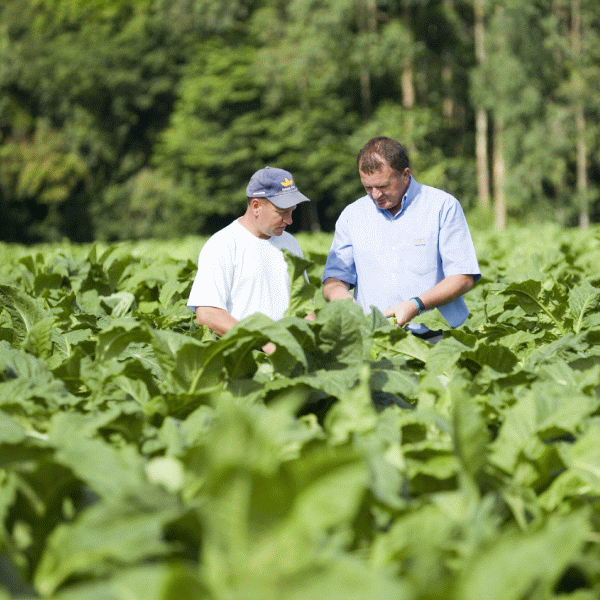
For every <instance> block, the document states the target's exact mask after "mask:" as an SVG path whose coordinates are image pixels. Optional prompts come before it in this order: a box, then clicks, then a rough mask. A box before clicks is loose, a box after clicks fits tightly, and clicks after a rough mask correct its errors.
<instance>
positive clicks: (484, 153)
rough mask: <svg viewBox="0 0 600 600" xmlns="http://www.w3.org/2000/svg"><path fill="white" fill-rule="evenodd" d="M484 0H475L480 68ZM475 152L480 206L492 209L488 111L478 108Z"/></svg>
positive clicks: (476, 46)
mask: <svg viewBox="0 0 600 600" xmlns="http://www.w3.org/2000/svg"><path fill="white" fill-rule="evenodd" d="M483 2H484V0H473V8H474V11H475V31H474V36H475V57H476V59H477V63H478V65H479V67H480V68H483V67H484V66H485V62H486V53H485V18H484V17H485V9H484V5H483ZM475 153H476V157H477V193H478V197H479V206H480V207H481V208H482V209H483V210H485V211H488V210H489V209H490V195H491V194H490V163H489V155H488V113H487V110H485V109H484V108H478V109H477V114H476V120H475Z"/></svg>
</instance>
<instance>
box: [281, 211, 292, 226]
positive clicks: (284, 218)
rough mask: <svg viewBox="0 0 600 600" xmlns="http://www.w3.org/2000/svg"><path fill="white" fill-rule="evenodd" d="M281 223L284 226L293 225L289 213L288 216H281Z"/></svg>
mask: <svg viewBox="0 0 600 600" xmlns="http://www.w3.org/2000/svg"><path fill="white" fill-rule="evenodd" d="M283 222H284V223H285V224H286V225H291V224H292V223H293V221H292V215H291V213H290V214H289V215H283Z"/></svg>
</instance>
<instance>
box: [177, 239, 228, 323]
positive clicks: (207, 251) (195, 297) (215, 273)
mask: <svg viewBox="0 0 600 600" xmlns="http://www.w3.org/2000/svg"><path fill="white" fill-rule="evenodd" d="M228 259H229V253H228V251H227V248H224V247H223V246H222V245H221V244H219V243H218V242H217V240H216V239H215V238H211V239H209V240H208V241H207V242H206V244H204V246H203V247H202V250H201V251H200V256H199V257H198V271H197V273H196V277H195V278H194V283H193V284H192V290H191V292H190V297H189V299H188V303H187V306H188V308H189V309H190V310H192V311H194V312H195V311H196V308H197V307H198V306H213V307H215V308H222V309H223V310H226V311H227V312H231V307H230V297H231V284H232V279H233V263H232V261H231V260H228Z"/></svg>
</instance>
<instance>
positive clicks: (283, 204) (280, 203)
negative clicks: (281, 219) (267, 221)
mask: <svg viewBox="0 0 600 600" xmlns="http://www.w3.org/2000/svg"><path fill="white" fill-rule="evenodd" d="M267 200H269V201H271V202H272V203H273V204H274V205H275V206H276V207H277V208H284V209H285V208H290V207H291V206H296V205H298V204H300V203H301V202H310V200H309V199H308V198H307V197H306V196H305V195H304V194H301V193H300V192H297V191H296V192H286V193H285V194H278V195H277V196H271V197H268V196H267Z"/></svg>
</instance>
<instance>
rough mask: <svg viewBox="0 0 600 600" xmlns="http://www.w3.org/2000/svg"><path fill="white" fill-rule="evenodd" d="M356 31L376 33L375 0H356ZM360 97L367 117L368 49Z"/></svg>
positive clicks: (369, 62)
mask: <svg viewBox="0 0 600 600" xmlns="http://www.w3.org/2000/svg"><path fill="white" fill-rule="evenodd" d="M356 17H357V24H358V30H359V31H361V32H366V33H373V34H375V33H377V0H358V1H357V6H356ZM360 97H361V102H362V112H363V115H364V116H365V117H369V116H370V115H371V112H372V99H371V60H370V58H369V53H368V48H365V56H364V58H363V62H362V65H361V67H360Z"/></svg>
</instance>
